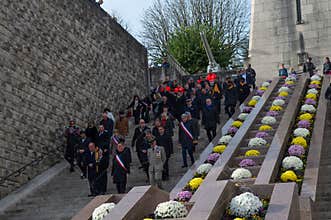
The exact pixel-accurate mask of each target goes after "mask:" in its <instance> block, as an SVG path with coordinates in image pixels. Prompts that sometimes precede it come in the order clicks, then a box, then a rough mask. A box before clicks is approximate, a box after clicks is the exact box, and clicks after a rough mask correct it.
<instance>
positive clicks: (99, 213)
mask: <svg viewBox="0 0 331 220" xmlns="http://www.w3.org/2000/svg"><path fill="white" fill-rule="evenodd" d="M114 207H115V204H114V203H104V204H102V205H100V206H99V207H97V208H96V209H94V211H93V213H92V220H102V219H103V218H104V217H106V215H108V214H109V213H110V211H111V210H112V209H113V208H114Z"/></svg>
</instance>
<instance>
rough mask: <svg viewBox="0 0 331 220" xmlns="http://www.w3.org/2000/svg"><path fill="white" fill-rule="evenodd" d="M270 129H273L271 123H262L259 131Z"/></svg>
mask: <svg viewBox="0 0 331 220" xmlns="http://www.w3.org/2000/svg"><path fill="white" fill-rule="evenodd" d="M270 130H272V127H271V126H269V125H261V126H260V127H259V131H270Z"/></svg>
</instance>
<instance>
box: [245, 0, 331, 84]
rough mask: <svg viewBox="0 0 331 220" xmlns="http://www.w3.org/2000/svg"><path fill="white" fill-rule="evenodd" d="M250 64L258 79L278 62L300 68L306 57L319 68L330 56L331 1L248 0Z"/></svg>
mask: <svg viewBox="0 0 331 220" xmlns="http://www.w3.org/2000/svg"><path fill="white" fill-rule="evenodd" d="M251 10H252V13H251V34H250V45H249V52H250V53H249V57H250V63H251V64H252V66H253V68H255V70H256V71H257V74H258V77H259V78H261V79H270V78H271V77H272V76H276V75H277V73H278V67H279V64H280V63H284V64H285V66H286V67H288V68H289V67H294V68H295V69H296V70H298V69H301V67H300V66H301V65H300V64H302V63H303V62H304V61H305V59H306V58H307V56H310V57H312V58H313V62H314V63H315V64H316V66H317V67H318V68H319V69H322V64H323V58H324V57H325V56H331V0H252V2H251Z"/></svg>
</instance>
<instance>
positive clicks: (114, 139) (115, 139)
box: [112, 136, 119, 146]
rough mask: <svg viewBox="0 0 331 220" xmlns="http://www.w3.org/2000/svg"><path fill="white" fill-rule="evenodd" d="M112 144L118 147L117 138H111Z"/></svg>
mask: <svg viewBox="0 0 331 220" xmlns="http://www.w3.org/2000/svg"><path fill="white" fill-rule="evenodd" d="M112 140H113V142H114V143H115V144H116V146H117V145H118V143H119V141H118V140H117V138H116V137H115V136H113V137H112Z"/></svg>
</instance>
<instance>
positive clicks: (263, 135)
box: [255, 131, 269, 139]
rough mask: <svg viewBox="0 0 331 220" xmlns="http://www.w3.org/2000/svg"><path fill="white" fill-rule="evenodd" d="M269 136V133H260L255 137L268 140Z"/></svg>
mask: <svg viewBox="0 0 331 220" xmlns="http://www.w3.org/2000/svg"><path fill="white" fill-rule="evenodd" d="M268 136H269V135H268V133H267V132H264V131H260V132H257V133H256V135H255V137H257V138H263V139H264V138H266V137H268Z"/></svg>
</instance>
